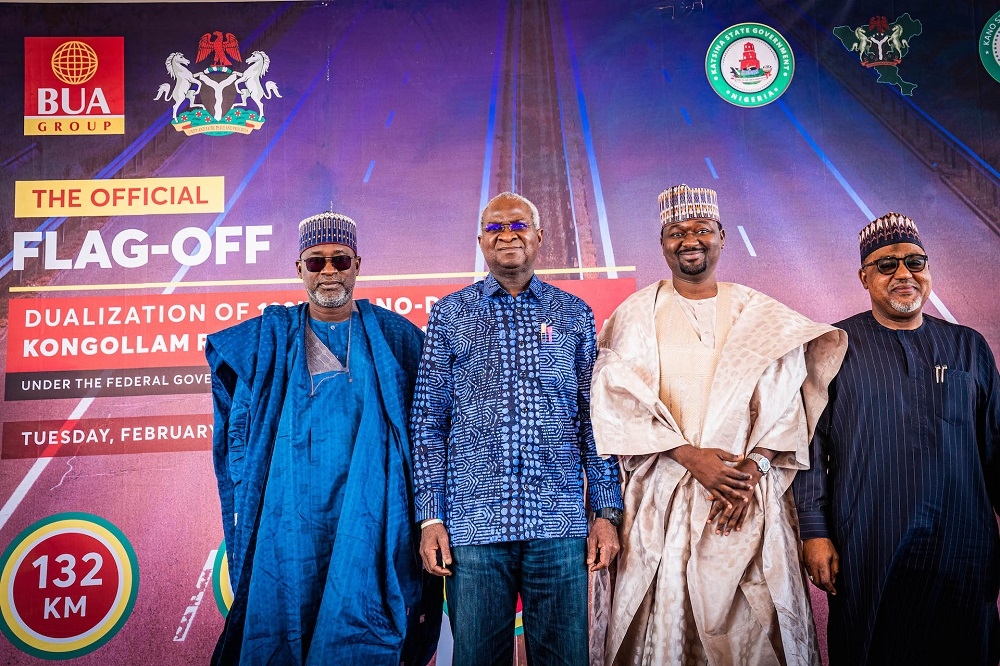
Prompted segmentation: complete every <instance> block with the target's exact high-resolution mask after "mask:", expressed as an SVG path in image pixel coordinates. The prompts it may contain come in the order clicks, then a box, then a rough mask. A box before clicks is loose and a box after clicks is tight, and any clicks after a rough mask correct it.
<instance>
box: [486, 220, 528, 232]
mask: <svg viewBox="0 0 1000 666" xmlns="http://www.w3.org/2000/svg"><path fill="white" fill-rule="evenodd" d="M527 228H528V223H527V222H525V221H524V220H517V221H516V222H504V223H500V222H490V223H489V224H487V225H485V226H484V227H483V231H488V232H490V233H491V234H496V233H500V232H501V231H524V230H525V229H527Z"/></svg>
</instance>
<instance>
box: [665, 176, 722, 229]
mask: <svg viewBox="0 0 1000 666" xmlns="http://www.w3.org/2000/svg"><path fill="white" fill-rule="evenodd" d="M659 202H660V226H661V227H665V226H667V225H668V224H674V223H676V222H684V221H685V220H715V221H716V222H718V223H719V226H720V227H721V226H722V220H721V219H720V218H719V195H718V194H716V192H715V190H710V189H708V188H707V187H688V186H687V185H674V186H673V187H668V188H667V189H665V190H663V191H662V192H660V197H659Z"/></svg>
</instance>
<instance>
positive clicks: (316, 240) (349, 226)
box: [299, 213, 358, 255]
mask: <svg viewBox="0 0 1000 666" xmlns="http://www.w3.org/2000/svg"><path fill="white" fill-rule="evenodd" d="M326 243H337V244H338V245H346V246H347V247H349V248H351V249H352V250H354V254H357V253H358V225H356V224H355V223H354V220H352V219H351V218H349V217H347V216H346V215H341V214H340V213H320V214H319V215H313V216H312V217H307V218H306V219H304V220H302V221H301V222H299V254H300V255H301V254H302V253H303V252H305V251H306V250H308V249H309V248H311V247H313V246H314V245H325V244H326Z"/></svg>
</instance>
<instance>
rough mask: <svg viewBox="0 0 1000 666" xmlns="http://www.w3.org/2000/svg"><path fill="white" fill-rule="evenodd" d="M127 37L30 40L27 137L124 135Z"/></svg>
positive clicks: (27, 53) (26, 70) (26, 80)
mask: <svg viewBox="0 0 1000 666" xmlns="http://www.w3.org/2000/svg"><path fill="white" fill-rule="evenodd" d="M124 133H125V39H124V38H123V37H25V38H24V134H25V136H33V135H52V134H124Z"/></svg>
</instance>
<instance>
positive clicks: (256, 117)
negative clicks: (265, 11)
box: [156, 30, 281, 136]
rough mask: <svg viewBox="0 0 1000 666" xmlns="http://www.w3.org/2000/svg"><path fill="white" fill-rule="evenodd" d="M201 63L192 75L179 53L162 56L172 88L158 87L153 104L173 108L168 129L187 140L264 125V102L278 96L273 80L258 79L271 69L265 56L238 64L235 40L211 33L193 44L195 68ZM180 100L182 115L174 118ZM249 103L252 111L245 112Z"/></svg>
mask: <svg viewBox="0 0 1000 666" xmlns="http://www.w3.org/2000/svg"><path fill="white" fill-rule="evenodd" d="M209 60H211V64H208V61H209ZM202 62H204V63H205V64H206V65H208V66H207V67H205V69H203V70H201V71H200V72H192V71H191V70H189V69H188V68H187V65H190V64H191V61H190V60H188V59H187V58H186V57H185V56H184V54H183V53H181V52H179V51H177V52H174V53H171V54H170V55H169V56H167V61H166V66H167V72H168V73H169V74H170V78H171V79H173V83H169V82H168V83H164V84H163V85H161V86H160V89H159V90H158V91H157V93H156V99H157V100H158V99H161V98H162V99H163V100H165V101H166V102H169V103H172V104H173V105H174V119H173V123H172V124H173V126H174V128H175V129H176V130H177V131H178V132H184V133H185V134H187V135H188V136H190V135H192V134H209V135H212V136H222V135H225V134H232V133H233V132H239V133H240V134H249V133H250V132H252V131H254V130H255V129H260V127H261V126H262V125H263V124H264V100H265V99H271V96H272V95H273V96H274V97H281V95H280V94H278V85H277V84H276V83H275V82H274V81H267V82H265V81H264V80H263V79H264V76H265V75H266V74H267V69H268V67H270V65H271V59H270V58H269V57H268V56H267V54H266V53H264V52H263V51H254V52H253V53H251V54H250V56H249V57H248V58H246V60H245V61H244V59H243V57H242V56H241V55H240V45H239V42H238V41H237V40H236V36H235V35H233V33H231V32H227V33H225V34H223V33H222V32H220V31H218V30H217V31H215V32H213V33H206V34H204V35H203V36H202V38H201V41H199V42H198V55H197V57H196V58H195V63H196V64H198V63H202ZM235 63H241V64H243V65H244V69H243V71H239V70H238V69H236V66H237V65H236V64H235ZM237 98H238V99H237ZM185 100H186V101H187V103H188V108H187V110H186V111H183V112H180V113H178V111H180V107H181V105H182V104H183V103H184V101H185ZM251 100H252V101H253V103H254V104H255V105H256V106H257V110H256V111H254V110H252V109H250V108H247V105H248V103H249V101H251Z"/></svg>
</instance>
